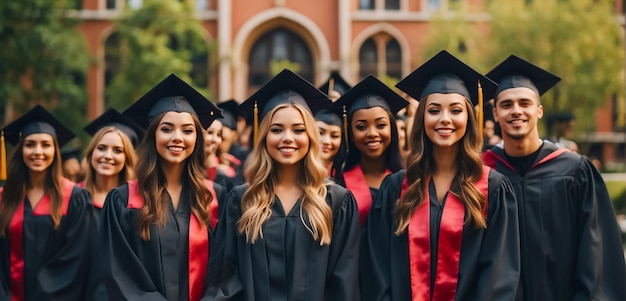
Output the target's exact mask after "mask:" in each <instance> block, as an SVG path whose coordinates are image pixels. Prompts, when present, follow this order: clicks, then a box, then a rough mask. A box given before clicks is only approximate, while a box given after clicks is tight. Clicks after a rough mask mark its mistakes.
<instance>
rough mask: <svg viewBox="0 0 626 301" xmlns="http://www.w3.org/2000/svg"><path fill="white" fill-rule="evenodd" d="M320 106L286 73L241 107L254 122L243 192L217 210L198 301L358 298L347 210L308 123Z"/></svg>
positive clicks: (315, 93)
mask: <svg viewBox="0 0 626 301" xmlns="http://www.w3.org/2000/svg"><path fill="white" fill-rule="evenodd" d="M328 103H329V100H328V98H327V96H326V95H325V94H323V93H321V92H320V91H319V90H317V89H316V88H315V87H314V86H312V85H311V84H310V83H309V82H307V81H306V80H304V79H302V78H301V77H300V76H298V75H296V74H294V73H292V72H291V71H289V70H286V69H285V70H283V71H282V72H281V73H279V74H278V75H276V76H275V77H274V78H273V79H272V80H271V81H269V82H268V83H267V84H265V85H264V86H263V87H261V88H260V89H259V90H258V91H257V92H256V93H254V94H253V95H252V96H250V98H248V99H247V100H246V101H245V102H244V103H242V104H241V111H242V112H248V113H250V116H249V119H251V121H252V122H251V123H252V124H255V123H256V122H255V121H254V120H257V121H258V128H257V130H258V131H257V132H256V133H255V135H254V136H255V137H256V138H255V140H254V148H253V150H252V152H251V153H250V156H249V157H248V160H247V161H246V169H245V175H246V179H247V182H248V183H249V184H246V185H241V186H238V187H235V188H234V189H233V191H232V192H231V193H230V195H229V197H228V201H227V204H226V206H227V208H226V209H223V211H222V212H223V214H224V215H223V216H222V217H220V221H219V225H218V227H217V234H216V238H215V240H216V242H217V243H216V244H214V246H215V247H214V248H212V249H211V264H209V272H208V273H209V277H208V281H209V289H208V290H207V293H206V294H205V296H206V297H205V298H204V299H203V300H250V301H251V300H256V301H265V300H279V301H280V300H290V301H298V300H307V301H322V300H355V299H357V298H358V293H359V291H358V235H359V226H358V213H357V208H356V203H355V201H354V198H353V197H352V194H351V193H350V192H349V191H347V190H346V189H345V188H343V187H341V186H339V185H335V184H332V183H329V182H327V181H325V178H326V175H327V171H326V168H324V166H323V165H322V163H321V160H320V158H319V152H320V138H319V134H318V131H317V128H316V127H315V121H314V119H313V115H312V113H313V112H317V111H318V110H319V109H321V108H323V107H324V106H326V105H327V104H328ZM253 112H254V113H253ZM257 118H258V119H257ZM255 128H256V127H255Z"/></svg>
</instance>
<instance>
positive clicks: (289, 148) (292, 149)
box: [278, 147, 296, 154]
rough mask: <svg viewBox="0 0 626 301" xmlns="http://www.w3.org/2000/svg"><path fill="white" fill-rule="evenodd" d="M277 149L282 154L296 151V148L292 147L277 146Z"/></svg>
mask: <svg viewBox="0 0 626 301" xmlns="http://www.w3.org/2000/svg"><path fill="white" fill-rule="evenodd" d="M278 151H279V152H281V153H283V154H292V153H294V152H295V151H296V149H295V148H293V147H280V148H278Z"/></svg>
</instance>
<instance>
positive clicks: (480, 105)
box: [478, 80, 485, 141]
mask: <svg viewBox="0 0 626 301" xmlns="http://www.w3.org/2000/svg"><path fill="white" fill-rule="evenodd" d="M483 110H484V107H483V87H482V86H481V85H480V80H479V81H478V132H479V133H480V139H481V141H482V139H483V126H484V123H485V122H484V120H483V119H484V114H485V113H484V112H483Z"/></svg>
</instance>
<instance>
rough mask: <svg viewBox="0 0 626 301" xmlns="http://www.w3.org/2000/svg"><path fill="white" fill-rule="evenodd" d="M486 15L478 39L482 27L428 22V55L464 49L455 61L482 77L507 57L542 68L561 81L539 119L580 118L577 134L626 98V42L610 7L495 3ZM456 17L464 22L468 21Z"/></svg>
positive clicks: (590, 0)
mask: <svg viewBox="0 0 626 301" xmlns="http://www.w3.org/2000/svg"><path fill="white" fill-rule="evenodd" d="M487 10H488V12H489V15H490V16H491V20H490V21H488V22H487V27H488V28H489V29H488V30H487V31H486V32H488V34H486V35H480V34H478V35H477V34H475V33H476V32H477V30H476V28H477V27H479V25H478V24H476V23H474V24H468V23H473V22H468V21H462V20H460V19H450V18H448V19H443V18H441V20H438V21H436V22H433V26H432V28H431V32H430V33H429V37H432V39H427V51H426V53H434V52H435V51H438V50H440V49H442V48H450V47H457V45H458V42H456V41H463V43H464V44H465V45H467V47H466V50H467V52H466V53H461V56H460V58H461V59H463V60H464V61H466V62H468V63H469V64H470V65H472V66H473V67H475V68H476V69H477V70H479V71H481V72H488V71H489V70H490V69H491V68H493V67H494V66H495V65H497V64H498V63H499V62H501V61H502V60H504V59H505V58H506V57H508V56H509V55H510V54H515V55H517V56H519V57H521V58H524V59H526V60H528V61H530V62H532V63H534V64H536V65H538V66H541V67H542V68H544V69H546V70H549V71H551V72H553V73H554V74H556V75H558V76H560V77H561V78H562V81H561V82H560V83H559V84H558V85H557V86H556V87H555V88H554V89H552V90H551V91H550V92H548V93H546V94H545V95H543V96H542V98H541V100H542V104H543V105H544V111H545V112H546V113H547V114H549V113H551V112H557V111H564V110H573V111H575V112H576V113H577V116H584V117H583V118H577V122H576V123H577V128H584V129H593V127H594V124H595V116H594V115H593V114H589V112H594V111H595V109H596V108H598V107H600V106H603V105H604V103H605V102H606V100H607V98H608V97H609V96H611V95H617V96H618V97H623V89H624V77H623V70H624V50H623V45H622V39H623V37H622V32H621V28H620V25H619V23H618V22H617V18H616V15H615V13H614V11H613V1H610V0H542V1H527V0H492V1H489V5H488V7H487ZM459 15H463V17H462V18H465V20H467V19H468V17H467V16H468V14H463V13H462V12H459ZM479 46H483V47H479ZM449 50H450V51H451V52H452V53H455V54H458V53H459V52H460V51H458V48H457V49H449ZM429 51H430V52H429ZM485 67H486V68H485ZM618 114H619V113H618ZM621 114H626V112H621Z"/></svg>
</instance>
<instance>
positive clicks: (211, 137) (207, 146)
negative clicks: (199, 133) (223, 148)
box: [204, 120, 223, 155]
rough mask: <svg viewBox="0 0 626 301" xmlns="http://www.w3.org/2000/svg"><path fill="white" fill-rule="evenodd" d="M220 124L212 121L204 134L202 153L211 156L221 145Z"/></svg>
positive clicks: (217, 121)
mask: <svg viewBox="0 0 626 301" xmlns="http://www.w3.org/2000/svg"><path fill="white" fill-rule="evenodd" d="M222 127H223V126H222V122H221V121H219V120H214V121H213V122H212V123H211V125H210V126H209V127H208V128H207V129H206V131H205V133H204V138H205V139H204V151H205V152H206V153H207V155H213V154H215V153H216V152H217V149H218V148H219V147H220V144H221V143H222Z"/></svg>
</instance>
